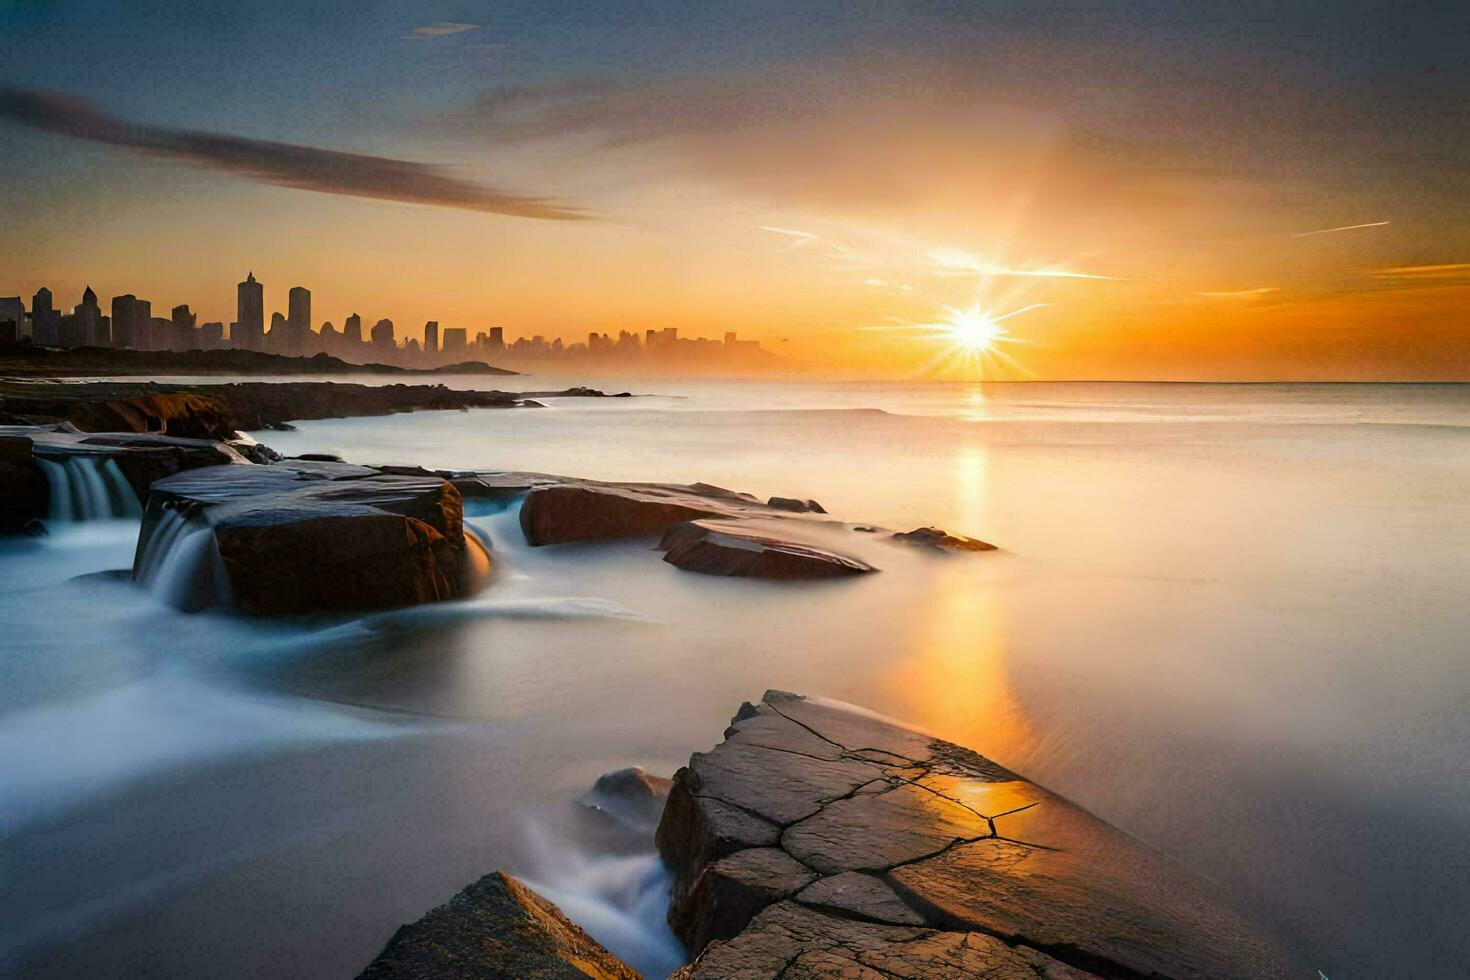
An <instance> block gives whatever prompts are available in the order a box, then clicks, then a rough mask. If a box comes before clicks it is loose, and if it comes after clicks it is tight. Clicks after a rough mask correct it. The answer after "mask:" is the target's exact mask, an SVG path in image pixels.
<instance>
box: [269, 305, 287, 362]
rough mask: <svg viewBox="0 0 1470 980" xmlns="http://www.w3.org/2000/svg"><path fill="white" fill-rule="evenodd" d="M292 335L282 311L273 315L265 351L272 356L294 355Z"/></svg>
mask: <svg viewBox="0 0 1470 980" xmlns="http://www.w3.org/2000/svg"><path fill="white" fill-rule="evenodd" d="M290 333H291V328H290V327H289V326H288V325H287V323H286V317H285V315H284V314H283V313H281V311H280V310H277V311H276V312H274V313H272V314H271V329H270V333H268V334H266V335H265V349H266V350H268V351H270V352H271V353H272V354H290V353H292V350H291V339H290V336H289V335H290Z"/></svg>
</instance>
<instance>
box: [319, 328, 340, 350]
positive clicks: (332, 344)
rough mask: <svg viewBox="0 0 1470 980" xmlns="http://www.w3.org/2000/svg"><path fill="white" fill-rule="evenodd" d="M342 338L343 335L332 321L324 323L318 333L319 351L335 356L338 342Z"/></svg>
mask: <svg viewBox="0 0 1470 980" xmlns="http://www.w3.org/2000/svg"><path fill="white" fill-rule="evenodd" d="M340 337H341V335H340V334H339V333H337V328H336V327H334V326H332V321H331V320H328V321H327V322H326V323H323V324H322V328H321V329H320V330H318V331H317V334H316V340H317V344H316V345H317V347H318V349H320V350H323V351H325V352H326V353H328V354H335V353H337V347H338V344H337V341H338V339H339V338H340Z"/></svg>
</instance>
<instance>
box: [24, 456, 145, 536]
mask: <svg viewBox="0 0 1470 980" xmlns="http://www.w3.org/2000/svg"><path fill="white" fill-rule="evenodd" d="M36 463H37V464H38V465H39V466H40V467H41V470H42V472H44V473H45V474H46V479H47V481H48V482H49V483H50V484H51V503H50V510H49V515H50V517H51V519H52V520H54V521H100V520H107V519H109V518H118V517H138V516H140V515H141V514H142V513H143V508H142V506H141V505H140V504H139V503H138V495H137V494H135V493H134V492H133V488H132V486H131V485H130V484H129V483H128V480H127V477H125V476H123V474H122V470H120V469H118V465H117V461H116V460H114V459H112V458H110V457H102V456H91V455H71V456H65V457H61V458H60V459H46V458H45V457H42V456H37V457H36Z"/></svg>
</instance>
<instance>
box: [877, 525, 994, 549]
mask: <svg viewBox="0 0 1470 980" xmlns="http://www.w3.org/2000/svg"><path fill="white" fill-rule="evenodd" d="M892 537H893V540H894V541H902V542H904V543H905V544H914V545H922V546H924V547H927V548H935V549H940V550H945V551H995V550H996V548H995V545H993V544H990V543H989V542H987V541H981V540H980V539H979V538H967V537H965V536H964V535H962V534H950V533H949V532H948V531H942V530H940V529H939V528H937V527H917V528H914V529H913V530H912V531H899V532H897V533H896V534H894V535H893V536H892Z"/></svg>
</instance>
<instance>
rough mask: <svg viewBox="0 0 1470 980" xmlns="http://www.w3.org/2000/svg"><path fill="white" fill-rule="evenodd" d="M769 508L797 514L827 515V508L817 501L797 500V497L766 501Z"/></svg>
mask: <svg viewBox="0 0 1470 980" xmlns="http://www.w3.org/2000/svg"><path fill="white" fill-rule="evenodd" d="M766 506H767V507H774V508H776V509H777V510H789V511H792V512H794V513H797V514H825V513H827V511H826V508H824V507H823V506H822V505H821V504H819V503H817V502H816V501H815V500H797V499H796V498H795V497H772V498H771V499H770V500H767V501H766Z"/></svg>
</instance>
